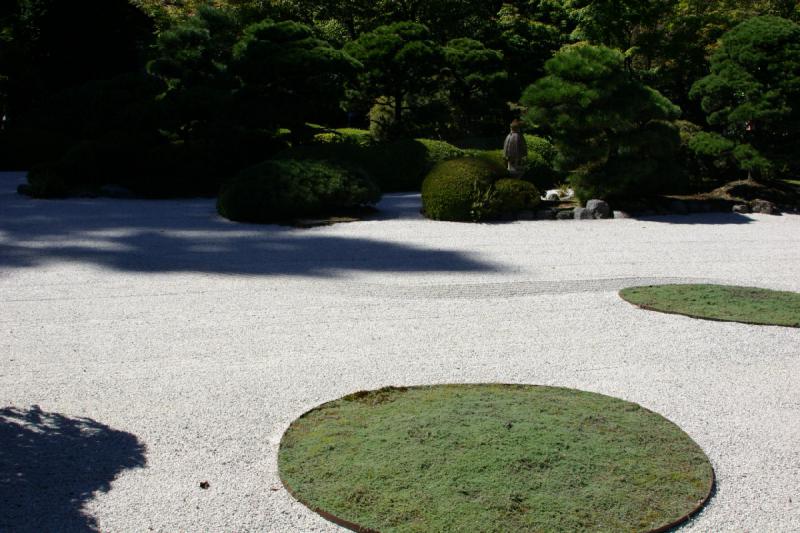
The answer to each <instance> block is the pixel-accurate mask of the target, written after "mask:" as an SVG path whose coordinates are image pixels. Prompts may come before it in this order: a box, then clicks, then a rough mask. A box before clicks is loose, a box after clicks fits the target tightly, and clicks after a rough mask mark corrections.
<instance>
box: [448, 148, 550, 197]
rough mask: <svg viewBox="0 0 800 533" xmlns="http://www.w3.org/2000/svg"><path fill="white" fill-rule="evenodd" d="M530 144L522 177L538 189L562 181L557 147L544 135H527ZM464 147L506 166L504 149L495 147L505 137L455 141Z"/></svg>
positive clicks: (469, 151) (474, 153)
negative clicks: (556, 167)
mask: <svg viewBox="0 0 800 533" xmlns="http://www.w3.org/2000/svg"><path fill="white" fill-rule="evenodd" d="M525 141H526V143H527V145H528V158H527V159H526V160H525V165H524V173H523V175H522V179H523V180H525V181H528V182H530V183H532V184H533V185H535V186H536V188H537V189H540V190H547V189H552V188H554V187H555V186H556V185H557V184H558V183H561V182H562V181H563V179H564V176H563V175H562V174H561V173H560V172H558V171H557V170H555V159H556V155H557V152H556V149H555V147H554V146H553V145H552V143H550V141H548V140H547V139H545V138H543V137H537V136H536V135H528V134H526V135H525ZM454 144H455V145H456V146H459V147H461V148H464V149H465V151H466V153H467V154H469V155H471V156H473V157H478V158H481V159H486V160H488V161H491V162H492V163H494V164H496V165H500V166H503V167H505V166H506V162H505V159H504V157H503V150H502V149H499V148H495V147H499V146H502V145H503V139H500V138H496V137H473V138H469V139H462V140H460V141H456V142H455V143H454Z"/></svg>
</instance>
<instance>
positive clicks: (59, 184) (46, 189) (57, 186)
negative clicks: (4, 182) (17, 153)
mask: <svg viewBox="0 0 800 533" xmlns="http://www.w3.org/2000/svg"><path fill="white" fill-rule="evenodd" d="M28 185H29V187H27V188H26V189H25V190H26V194H29V195H31V196H33V197H34V198H64V197H65V196H68V195H69V192H70V187H69V185H68V184H67V183H66V182H65V181H64V177H63V174H62V172H61V171H60V169H59V168H58V165H57V164H56V163H41V164H39V165H36V166H34V167H33V168H31V170H30V171H28ZM20 190H22V189H20Z"/></svg>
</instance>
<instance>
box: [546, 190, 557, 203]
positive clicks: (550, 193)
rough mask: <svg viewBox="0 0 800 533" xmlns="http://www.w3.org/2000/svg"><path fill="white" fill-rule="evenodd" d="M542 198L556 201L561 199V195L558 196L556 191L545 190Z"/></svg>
mask: <svg viewBox="0 0 800 533" xmlns="http://www.w3.org/2000/svg"><path fill="white" fill-rule="evenodd" d="M544 199H545V200H546V201H548V202H558V201H560V200H561V196H559V194H558V191H547V194H546V195H545V197H544Z"/></svg>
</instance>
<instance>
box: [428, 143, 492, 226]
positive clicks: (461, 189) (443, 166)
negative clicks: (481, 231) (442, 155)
mask: <svg viewBox="0 0 800 533" xmlns="http://www.w3.org/2000/svg"><path fill="white" fill-rule="evenodd" d="M502 176H503V169H502V167H499V166H497V165H495V164H493V163H492V162H490V161H486V160H483V159H479V158H474V157H465V158H460V159H454V160H451V161H445V162H443V163H439V164H438V165H436V167H435V168H434V169H433V170H432V171H431V172H430V174H428V176H427V177H426V178H425V181H424V182H423V184H422V210H423V212H424V213H425V216H427V217H428V218H432V219H434V220H450V221H458V222H466V221H474V220H476V219H480V218H483V217H481V216H480V215H479V214H478V213H476V211H475V207H476V202H480V200H481V197H482V196H483V194H484V193H486V192H488V191H490V190H491V188H492V184H493V183H494V182H495V181H496V180H497V179H499V178H501V177H502Z"/></svg>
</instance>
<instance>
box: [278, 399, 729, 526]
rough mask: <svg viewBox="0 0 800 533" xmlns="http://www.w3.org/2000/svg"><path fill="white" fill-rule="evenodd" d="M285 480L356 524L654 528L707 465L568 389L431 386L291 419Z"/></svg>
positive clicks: (662, 429) (672, 434) (654, 418)
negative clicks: (292, 420)
mask: <svg viewBox="0 0 800 533" xmlns="http://www.w3.org/2000/svg"><path fill="white" fill-rule="evenodd" d="M278 467H279V471H280V476H281V479H282V481H283V484H284V486H285V487H286V488H287V490H288V491H289V492H290V493H292V495H294V496H295V498H297V499H298V500H299V501H300V502H302V503H303V504H304V505H306V506H307V507H309V508H311V509H312V510H313V511H315V512H317V513H319V514H320V515H322V516H323V517H325V518H327V519H328V520H331V521H333V522H335V523H337V524H339V525H342V526H344V527H347V528H349V529H352V530H355V531H380V532H423V531H425V532H427V531H485V532H508V531H585V530H591V531H661V530H665V529H667V528H670V527H673V526H675V525H677V524H679V523H681V522H682V521H684V520H686V519H688V517H689V516H691V515H692V514H694V513H695V512H696V511H698V510H699V509H700V508H701V507H702V506H703V504H704V503H705V502H706V501H707V499H708V497H709V496H710V493H711V490H712V487H713V483H714V472H713V469H712V467H711V464H710V463H709V461H708V458H707V457H706V455H705V454H704V453H703V451H702V450H701V449H700V447H699V446H698V445H697V444H696V443H695V442H694V441H693V440H692V439H691V438H690V437H689V436H688V435H687V434H686V433H684V432H683V431H682V430H681V429H680V428H679V427H678V426H676V425H675V424H673V423H672V422H670V421H669V420H667V419H665V418H664V417H662V416H660V415H658V414H656V413H654V412H652V411H648V410H647V409H644V408H642V407H641V406H639V405H637V404H634V403H630V402H626V401H622V400H619V399H616V398H611V397H608V396H603V395H600V394H594V393H589V392H581V391H577V390H571V389H562V388H553V387H539V386H529V385H438V386H427V387H412V388H387V389H381V390H376V391H368V392H359V393H355V394H352V395H349V396H346V397H344V398H341V399H339V400H335V401H332V402H329V403H326V404H323V405H321V406H319V407H317V408H315V409H313V410H311V411H309V412H308V413H306V414H304V415H303V416H301V417H300V418H299V419H297V420H295V421H294V422H293V423H292V424H291V426H290V427H289V429H288V430H287V431H286V433H285V434H284V436H283V439H282V441H281V445H280V450H279V453H278Z"/></svg>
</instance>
